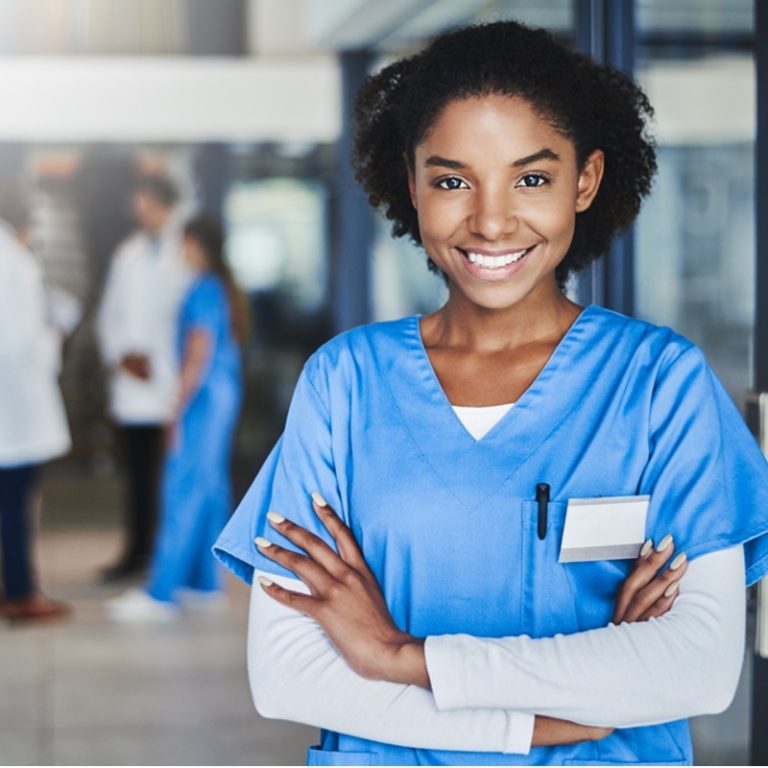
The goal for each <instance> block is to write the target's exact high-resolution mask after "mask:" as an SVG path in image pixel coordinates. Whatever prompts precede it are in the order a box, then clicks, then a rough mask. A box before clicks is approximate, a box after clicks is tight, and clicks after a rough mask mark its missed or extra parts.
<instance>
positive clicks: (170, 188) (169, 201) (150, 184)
mask: <svg viewBox="0 0 768 768" xmlns="http://www.w3.org/2000/svg"><path fill="white" fill-rule="evenodd" d="M134 191H135V192H145V193H146V194H148V195H151V196H152V197H154V198H155V200H158V201H159V202H161V203H163V205H166V206H168V207H169V208H170V207H171V206H173V205H176V203H177V201H178V199H179V190H178V189H177V188H176V185H175V184H174V183H173V182H172V181H171V180H170V179H169V178H168V177H167V176H164V175H163V174H161V173H148V172H144V173H142V174H140V175H139V176H138V177H137V178H136V181H135V183H134Z"/></svg>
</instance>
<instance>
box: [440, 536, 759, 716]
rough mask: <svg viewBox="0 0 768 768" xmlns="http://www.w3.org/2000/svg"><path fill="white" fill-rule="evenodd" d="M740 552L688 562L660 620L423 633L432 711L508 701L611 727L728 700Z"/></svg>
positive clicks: (734, 662)
mask: <svg viewBox="0 0 768 768" xmlns="http://www.w3.org/2000/svg"><path fill="white" fill-rule="evenodd" d="M744 610H745V590H744V557H743V551H742V548H741V547H740V546H739V547H735V548H733V549H730V550H725V551H722V552H717V553H714V554H711V555H706V556H704V557H701V558H699V559H698V560H696V561H694V562H692V563H691V564H690V567H689V570H688V573H687V574H686V577H685V578H684V579H683V580H682V582H681V586H680V596H679V598H678V600H677V602H676V603H675V605H674V607H673V608H672V610H671V611H670V612H669V613H668V614H667V615H665V616H663V617H661V618H660V619H652V620H650V621H647V622H637V623H634V624H621V625H619V626H615V625H609V626H608V627H605V628H602V629H595V630H590V631H587V632H579V633H576V634H573V635H558V636H556V637H553V638H542V639H531V638H529V637H511V638H499V639H489V638H476V637H471V636H468V635H446V636H440V637H430V638H427V641H426V643H425V651H426V664H427V667H428V670H429V676H430V682H431V687H432V690H433V693H434V696H435V700H436V702H437V705H438V707H439V708H440V709H441V710H443V711H449V710H451V709H453V708H454V707H506V708H510V709H520V710H523V711H534V712H537V713H542V714H545V715H550V716H553V717H559V718H564V719H568V720H575V721H577V722H580V723H595V724H600V725H608V726H613V727H628V726H636V725H646V724H650V723H658V722H665V721H669V720H675V719H679V718H683V717H691V716H694V715H699V714H711V713H714V712H717V711H721V710H722V709H724V708H725V707H727V706H728V703H729V702H730V701H731V699H732V697H733V694H734V692H735V689H736V685H737V683H738V678H739V672H740V669H741V663H742V658H743V652H744Z"/></svg>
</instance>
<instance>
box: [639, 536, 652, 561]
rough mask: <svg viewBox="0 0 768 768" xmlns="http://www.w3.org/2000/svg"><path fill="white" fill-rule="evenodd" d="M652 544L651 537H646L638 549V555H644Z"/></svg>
mask: <svg viewBox="0 0 768 768" xmlns="http://www.w3.org/2000/svg"><path fill="white" fill-rule="evenodd" d="M652 546H653V539H648V540H647V541H646V542H645V544H643V546H642V549H641V550H640V557H645V556H646V555H647V554H648V553H649V552H650V551H651V547H652Z"/></svg>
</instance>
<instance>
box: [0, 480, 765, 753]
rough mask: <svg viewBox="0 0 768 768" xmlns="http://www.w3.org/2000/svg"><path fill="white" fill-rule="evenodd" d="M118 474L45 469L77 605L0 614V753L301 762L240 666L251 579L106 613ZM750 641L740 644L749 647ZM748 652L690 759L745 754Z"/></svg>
mask: <svg viewBox="0 0 768 768" xmlns="http://www.w3.org/2000/svg"><path fill="white" fill-rule="evenodd" d="M116 495H117V486H116V484H115V483H114V480H109V479H108V478H106V479H104V478H103V479H102V480H97V479H89V480H88V482H87V483H85V484H84V481H83V480H82V479H79V480H78V479H77V478H72V477H71V476H69V475H66V474H64V475H55V474H54V475H52V476H51V475H49V478H48V480H47V487H46V504H45V515H44V516H43V522H44V524H43V534H42V535H41V536H40V537H39V539H38V562H39V565H40V571H41V576H42V583H43V585H44V587H45V589H46V591H47V592H48V593H49V594H51V595H52V596H55V597H58V598H62V599H65V600H68V601H70V602H72V603H73V605H74V607H75V614H74V617H73V619H72V620H71V621H68V622H66V623H63V624H58V625H51V626H48V627H45V626H41V627H35V628H18V627H9V626H6V625H2V624H0V765H9V764H26V765H34V764H56V765H95V764H109V765H126V764H140V765H149V764H157V765H173V764H210V765H242V764H250V765H267V764H302V763H303V762H304V756H305V753H306V748H307V746H308V745H309V744H311V743H313V742H315V741H316V738H317V732H316V731H315V730H313V729H311V728H306V727H303V726H298V725H293V724H289V723H282V722H276V721H267V720H263V719H262V718H260V717H259V716H258V714H257V713H256V712H255V711H254V709H253V705H252V703H251V699H250V695H249V692H248V683H247V679H246V672H245V631H246V610H247V596H248V590H247V587H245V585H243V584H242V583H240V582H238V581H236V580H235V579H231V580H230V581H229V582H228V589H229V592H230V596H231V605H230V608H229V609H228V610H226V611H225V612H224V613H222V614H219V615H217V616H211V615H190V616H187V617H185V618H184V619H183V620H182V621H181V622H180V623H179V624H177V625H172V626H167V627H163V628H155V629H152V628H146V627H145V628H138V627H133V628H130V629H128V628H123V627H117V626H114V625H111V624H109V623H108V622H107V621H106V619H105V617H104V613H103V601H104V599H105V598H108V597H111V596H113V595H115V594H117V593H118V591H119V590H117V589H115V588H108V587H104V586H101V585H99V584H97V582H96V578H95V576H96V573H97V570H98V568H99V567H100V566H102V565H104V564H106V563H108V562H110V561H111V560H112V558H113V557H114V556H115V555H116V552H117V549H118V537H117V533H116V528H115V520H116V507H117V503H118V500H117V498H116ZM750 657H751V653H747V659H748V660H749V658H750ZM748 678H749V674H748V666H747V667H745V672H744V675H743V681H742V686H741V687H740V690H739V693H738V695H737V698H736V701H735V702H734V704H733V706H732V707H731V708H730V709H729V710H728V711H727V712H726V713H725V714H723V715H721V716H718V717H714V718H699V719H698V720H696V721H695V722H694V724H693V727H694V736H695V743H696V755H697V762H698V763H699V764H705V765H741V764H745V763H746V761H747V733H748V685H747V681H748Z"/></svg>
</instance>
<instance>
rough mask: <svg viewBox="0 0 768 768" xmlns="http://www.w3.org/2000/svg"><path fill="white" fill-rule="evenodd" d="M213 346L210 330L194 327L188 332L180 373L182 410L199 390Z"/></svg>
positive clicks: (179, 408)
mask: <svg viewBox="0 0 768 768" xmlns="http://www.w3.org/2000/svg"><path fill="white" fill-rule="evenodd" d="M212 347H213V343H212V340H211V337H210V334H209V333H208V331H206V330H203V329H202V328H194V329H192V330H191V331H190V332H189V333H188V334H187V337H186V339H185V343H184V356H183V359H182V363H181V373H180V374H179V402H178V410H182V409H183V408H184V406H185V405H186V404H187V403H188V402H189V401H190V399H191V398H192V396H193V395H194V394H195V392H196V391H197V388H198V386H199V385H200V381H201V380H202V378H203V372H204V371H205V368H206V366H207V365H208V361H209V360H210V357H211V350H212Z"/></svg>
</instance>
